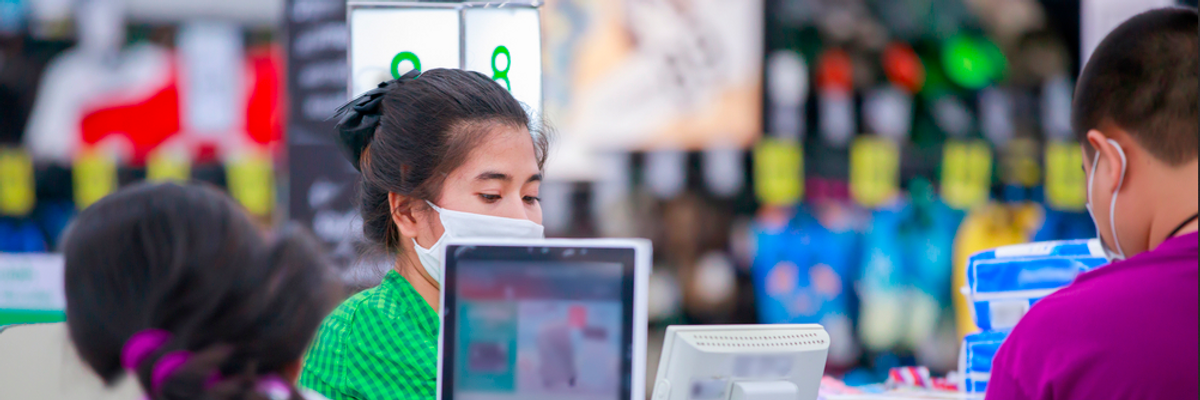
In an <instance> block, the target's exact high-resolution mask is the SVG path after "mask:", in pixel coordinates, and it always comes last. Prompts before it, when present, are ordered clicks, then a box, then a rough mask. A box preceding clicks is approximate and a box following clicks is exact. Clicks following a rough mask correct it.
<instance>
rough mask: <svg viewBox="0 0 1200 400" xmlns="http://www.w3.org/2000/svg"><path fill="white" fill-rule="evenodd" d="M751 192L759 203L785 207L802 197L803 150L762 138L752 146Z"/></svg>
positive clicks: (792, 144)
mask: <svg viewBox="0 0 1200 400" xmlns="http://www.w3.org/2000/svg"><path fill="white" fill-rule="evenodd" d="M754 193H755V195H757V196H758V200H759V201H760V202H762V203H763V204H769V205H774V206H788V205H793V204H796V203H798V202H800V198H801V197H802V196H803V195H804V149H803V148H802V147H801V146H800V144H799V143H796V142H792V141H788V140H779V139H763V140H762V141H760V142H759V143H758V145H757V146H755V147H754Z"/></svg>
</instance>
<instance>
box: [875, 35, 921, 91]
mask: <svg viewBox="0 0 1200 400" xmlns="http://www.w3.org/2000/svg"><path fill="white" fill-rule="evenodd" d="M882 58H883V59H882V62H883V72H884V74H886V75H887V77H888V80H889V81H891V82H892V84H894V85H897V86H900V87H903V88H905V89H907V90H908V92H909V93H917V92H920V91H921V88H923V87H924V86H925V65H924V64H923V63H921V58H920V57H918V56H917V53H916V52H915V51H913V49H912V47H910V46H909V45H908V44H907V43H904V42H892V43H890V44H888V46H887V47H886V48H885V49H884V50H883V56H882Z"/></svg>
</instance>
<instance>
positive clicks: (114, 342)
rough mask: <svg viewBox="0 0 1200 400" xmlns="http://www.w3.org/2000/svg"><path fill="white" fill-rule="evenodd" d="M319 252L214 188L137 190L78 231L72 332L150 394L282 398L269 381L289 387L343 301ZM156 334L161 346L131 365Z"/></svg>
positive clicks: (109, 368) (73, 242) (69, 261)
mask: <svg viewBox="0 0 1200 400" xmlns="http://www.w3.org/2000/svg"><path fill="white" fill-rule="evenodd" d="M319 248H320V246H319V245H318V243H316V242H315V241H314V240H312V239H311V238H310V237H309V236H308V235H307V234H305V233H304V232H303V231H302V230H300V229H298V228H293V227H287V228H285V229H283V230H281V231H280V232H279V233H278V234H277V235H275V237H273V238H268V237H266V236H264V235H263V234H261V233H260V232H259V231H258V230H257V228H256V227H255V225H254V223H253V222H252V221H251V220H250V219H249V218H248V217H247V216H246V215H245V214H244V213H243V212H242V211H241V209H240V208H239V207H238V205H237V204H236V203H234V202H233V201H232V200H230V199H229V198H228V197H227V196H225V195H224V194H222V193H220V192H218V191H216V190H214V189H211V188H208V187H202V186H195V185H188V186H181V185H176V184H152V185H146V184H144V185H139V186H135V187H131V188H129V189H125V190H122V191H120V192H117V193H114V194H113V195H111V196H108V197H105V198H104V199H101V200H100V201H98V202H96V203H95V204H94V205H92V206H91V207H89V208H87V209H86V210H84V211H83V212H82V213H80V215H79V217H78V218H77V219H76V221H75V223H74V224H73V226H72V227H71V228H70V231H69V232H68V235H67V238H66V240H65V242H64V255H65V258H66V277H65V278H66V296H67V327H68V331H69V332H70V335H71V339H72V340H73V341H74V342H75V346H76V348H77V349H78V351H79V354H80V357H81V358H82V359H83V360H84V361H85V362H86V363H87V364H88V365H89V366H91V368H92V369H93V370H95V371H96V372H97V373H98V374H99V375H100V376H101V377H102V378H103V379H104V380H105V381H107V382H112V381H113V380H114V379H116V378H117V377H118V376H120V375H121V374H122V372H123V371H129V372H130V373H133V374H134V375H136V377H137V379H138V381H139V382H140V384H141V387H142V389H143V391H144V392H145V393H146V394H147V396H149V397H150V398H153V399H271V397H268V396H267V395H266V394H265V393H263V392H262V390H261V386H262V383H263V382H266V381H281V380H280V379H279V378H278V376H279V374H280V373H283V372H285V370H286V369H287V368H290V367H291V366H293V365H294V364H295V363H296V362H298V360H299V359H300V358H301V356H302V355H303V352H304V350H305V349H306V348H307V347H308V344H309V342H310V341H311V339H312V337H313V335H314V334H315V332H316V329H317V327H318V326H319V324H320V323H321V321H322V319H323V318H324V317H325V315H326V314H327V313H328V312H329V311H330V310H331V309H332V308H333V306H335V305H336V304H337V301H339V300H340V299H341V296H342V289H341V286H340V285H339V284H338V283H337V280H336V279H335V277H334V276H333V274H332V272H331V270H330V269H329V268H328V264H326V263H325V261H324V258H323V256H322V255H321V254H320V253H319V252H318V250H317V249H319ZM146 332H154V333H157V334H158V337H159V338H160V340H157V341H153V342H154V343H152V344H151V345H148V346H143V347H145V348H146V351H145V354H144V355H143V356H141V357H138V358H136V359H134V360H133V361H134V362H133V363H132V365H131V366H129V367H128V368H127V367H126V366H123V365H122V364H123V363H129V362H130V357H129V352H128V351H127V347H128V346H129V345H130V343H131V342H135V341H137V340H139V339H137V338H140V337H143V336H146V335H145V333H146ZM123 358H124V359H123ZM172 362H175V364H176V365H169V364H172ZM287 386H288V392H290V394H289V395H287V398H291V399H300V397H299V395H298V394H297V392H296V390H295V388H294V387H291V385H290V384H287Z"/></svg>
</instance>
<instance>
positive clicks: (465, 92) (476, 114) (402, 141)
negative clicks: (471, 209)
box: [338, 69, 549, 251]
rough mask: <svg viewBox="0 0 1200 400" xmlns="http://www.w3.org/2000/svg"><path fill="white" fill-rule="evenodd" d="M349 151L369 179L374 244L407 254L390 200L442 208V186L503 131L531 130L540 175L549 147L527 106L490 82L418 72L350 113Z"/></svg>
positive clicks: (366, 222)
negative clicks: (503, 128)
mask: <svg viewBox="0 0 1200 400" xmlns="http://www.w3.org/2000/svg"><path fill="white" fill-rule="evenodd" d="M341 111H342V115H343V117H342V120H341V123H339V124H338V131H339V136H340V139H341V144H342V146H343V148H344V149H345V150H346V154H347V156H348V157H349V158H350V159H351V162H352V163H354V164H355V167H357V168H358V169H359V171H361V172H362V188H361V192H360V198H359V208H360V211H361V213H362V218H363V233H364V235H365V236H366V237H367V239H369V240H371V241H373V242H375V243H378V244H380V245H382V246H384V248H386V249H388V250H390V251H396V250H397V249H399V238H400V237H399V231H398V230H397V229H396V226H395V223H394V222H393V221H392V210H391V205H390V204H389V203H388V193H397V194H401V195H404V196H408V197H411V198H415V199H422V200H430V201H434V202H437V200H438V199H437V195H438V193H440V192H441V186H442V183H443V182H444V181H445V179H446V176H447V175H449V173H450V172H451V171H453V170H454V169H455V168H457V167H458V166H460V165H462V163H463V162H465V161H466V159H467V156H468V155H470V152H471V150H473V149H474V148H475V147H477V146H478V145H479V144H480V143H481V142H482V141H483V140H484V139H486V138H487V137H488V135H489V134H491V133H492V132H493V129H492V128H493V127H495V126H496V125H501V126H508V127H513V128H524V129H529V131H530V133H531V135H532V137H533V143H534V150H535V153H536V154H537V157H538V160H537V163H538V168H541V166H542V165H543V163H544V162H545V159H546V151H547V148H548V147H549V141H548V139H547V136H546V134H545V133H544V132H538V131H537V129H538V128H540V126H530V117H529V115H528V114H527V113H526V111H525V109H524V108H523V107H522V106H521V103H519V102H517V100H516V99H515V98H514V97H513V96H512V94H510V93H509V92H508V91H507V90H505V89H504V87H503V86H500V84H498V83H496V82H494V81H492V80H491V79H489V78H488V77H487V76H484V75H483V74H480V73H478V72H473V71H464V70H459V69H434V70H430V71H427V72H424V73H420V72H417V71H414V72H410V73H409V74H407V75H405V76H404V77H401V78H400V79H397V80H393V81H389V82H385V83H383V84H380V87H379V89H376V90H372V91H370V92H367V93H366V94H364V95H363V96H361V97H359V98H358V99H355V100H354V101H353V102H351V103H350V104H348V105H347V107H345V108H343V110H341Z"/></svg>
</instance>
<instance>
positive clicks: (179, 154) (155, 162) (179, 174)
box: [146, 146, 192, 182]
mask: <svg viewBox="0 0 1200 400" xmlns="http://www.w3.org/2000/svg"><path fill="white" fill-rule="evenodd" d="M191 176H192V165H191V154H189V153H188V152H187V151H186V149H179V148H170V147H167V146H161V147H159V148H158V149H155V150H154V151H152V152H150V155H149V158H147V159H146V180H148V181H171V182H187V181H188V180H190V179H191Z"/></svg>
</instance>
